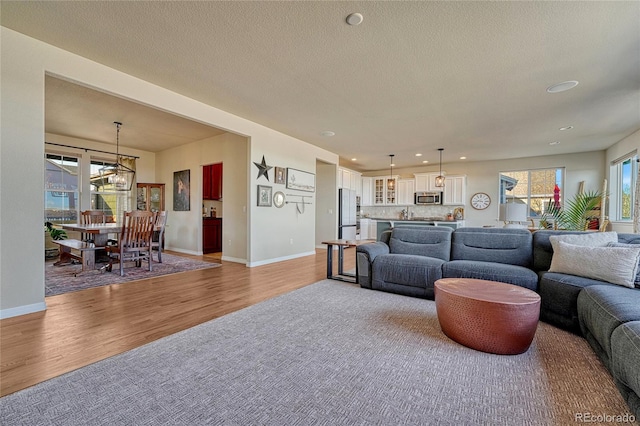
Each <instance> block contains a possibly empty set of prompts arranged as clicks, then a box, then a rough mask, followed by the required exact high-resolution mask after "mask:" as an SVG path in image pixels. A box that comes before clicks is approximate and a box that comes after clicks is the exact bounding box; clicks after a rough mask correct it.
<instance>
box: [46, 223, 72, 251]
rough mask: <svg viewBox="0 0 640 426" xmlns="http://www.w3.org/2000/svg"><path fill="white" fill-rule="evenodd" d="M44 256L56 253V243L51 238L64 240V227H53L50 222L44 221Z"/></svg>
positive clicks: (65, 235)
mask: <svg viewBox="0 0 640 426" xmlns="http://www.w3.org/2000/svg"><path fill="white" fill-rule="evenodd" d="M44 230H45V233H44V256H45V258H50V257H56V256H57V255H58V245H57V244H54V243H53V240H64V239H66V238H67V232H66V231H65V230H64V229H57V228H54V227H53V224H52V223H51V222H48V221H47V222H45V223H44Z"/></svg>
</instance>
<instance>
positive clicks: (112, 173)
mask: <svg viewBox="0 0 640 426" xmlns="http://www.w3.org/2000/svg"><path fill="white" fill-rule="evenodd" d="M113 124H115V125H116V162H115V163H114V164H110V165H107V166H104V167H102V168H101V169H100V170H99V171H98V173H100V180H101V181H102V184H103V186H105V182H106V183H107V184H108V185H110V186H111V188H108V189H111V190H116V191H131V187H132V186H133V179H134V177H135V175H136V172H135V171H134V170H132V169H131V168H129V167H127V166H125V165H124V164H122V163H121V158H120V127H121V126H122V123H120V122H119V121H114V122H113Z"/></svg>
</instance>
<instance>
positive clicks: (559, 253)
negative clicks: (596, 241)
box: [549, 237, 640, 287]
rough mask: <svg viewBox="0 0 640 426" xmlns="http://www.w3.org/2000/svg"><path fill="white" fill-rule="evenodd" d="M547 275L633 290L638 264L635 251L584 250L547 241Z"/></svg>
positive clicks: (637, 249) (638, 251) (638, 252)
mask: <svg viewBox="0 0 640 426" xmlns="http://www.w3.org/2000/svg"><path fill="white" fill-rule="evenodd" d="M550 240H551V245H552V246H553V258H552V259H551V266H550V267H549V272H561V273H565V274H571V275H578V276H581V277H587V278H593V279H596V280H602V281H608V282H610V283H613V284H618V285H622V286H625V287H634V281H635V279H636V275H637V272H638V261H639V260H640V246H638V247H631V246H630V247H587V246H579V245H573V244H567V243H565V242H564V241H562V240H556V237H551V238H550Z"/></svg>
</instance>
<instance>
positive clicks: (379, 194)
mask: <svg viewBox="0 0 640 426" xmlns="http://www.w3.org/2000/svg"><path fill="white" fill-rule="evenodd" d="M390 182H392V183H393V184H392V185H391V187H390V186H389V185H390ZM372 183H373V200H372V201H373V205H374V206H388V205H396V204H398V195H397V194H398V192H397V191H398V177H397V176H391V177H389V176H386V177H374V178H373V181H372Z"/></svg>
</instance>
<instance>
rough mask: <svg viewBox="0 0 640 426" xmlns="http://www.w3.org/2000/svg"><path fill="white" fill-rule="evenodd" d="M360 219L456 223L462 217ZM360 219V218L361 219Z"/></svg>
mask: <svg viewBox="0 0 640 426" xmlns="http://www.w3.org/2000/svg"><path fill="white" fill-rule="evenodd" d="M362 219H371V220H379V221H382V222H428V223H431V222H438V223H457V222H461V221H463V220H464V219H460V220H455V219H454V220H447V219H444V218H443V219H436V218H417V219H392V218H384V217H363V218H362ZM362 219H361V220H362Z"/></svg>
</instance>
